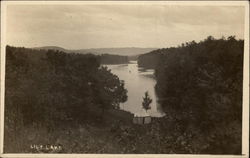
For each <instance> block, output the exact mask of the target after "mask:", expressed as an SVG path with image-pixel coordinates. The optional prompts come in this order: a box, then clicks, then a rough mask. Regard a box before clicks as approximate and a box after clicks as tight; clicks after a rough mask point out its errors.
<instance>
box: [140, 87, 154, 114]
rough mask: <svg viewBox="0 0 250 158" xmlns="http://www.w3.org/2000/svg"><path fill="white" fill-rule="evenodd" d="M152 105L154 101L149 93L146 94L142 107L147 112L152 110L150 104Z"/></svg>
mask: <svg viewBox="0 0 250 158" xmlns="http://www.w3.org/2000/svg"><path fill="white" fill-rule="evenodd" d="M151 103H152V99H151V98H150V97H149V94H148V91H147V92H145V97H143V102H142V107H143V109H145V110H146V111H147V110H149V109H151V107H150V104H151Z"/></svg>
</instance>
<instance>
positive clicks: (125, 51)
mask: <svg viewBox="0 0 250 158" xmlns="http://www.w3.org/2000/svg"><path fill="white" fill-rule="evenodd" d="M32 49H45V50H48V49H53V50H59V51H64V52H66V53H80V54H87V53H92V54H95V55H101V54H112V55H124V56H138V55H141V54H145V53H149V52H151V51H153V50H156V49H159V48H141V47H114V48H88V49H65V48H63V47H58V46H43V47H33V48H32Z"/></svg>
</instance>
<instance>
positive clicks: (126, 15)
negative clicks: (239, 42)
mask: <svg viewBox="0 0 250 158" xmlns="http://www.w3.org/2000/svg"><path fill="white" fill-rule="evenodd" d="M209 35H213V36H215V37H221V36H222V35H224V36H228V35H236V36H237V37H238V38H243V37H244V7H239V6H175V5H9V6H8V8H7V43H8V44H10V45H15V46H26V47H34V46H43V45H58V46H62V47H65V48H71V49H78V48H91V47H127V46H128V47H129V46H139V47H169V46H176V45H178V44H180V43H182V42H186V41H190V40H201V39H204V38H206V37H207V36H209Z"/></svg>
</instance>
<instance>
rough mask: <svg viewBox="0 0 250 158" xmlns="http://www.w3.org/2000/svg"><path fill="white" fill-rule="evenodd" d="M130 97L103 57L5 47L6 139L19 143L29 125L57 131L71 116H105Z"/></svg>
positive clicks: (78, 119)
mask: <svg viewBox="0 0 250 158" xmlns="http://www.w3.org/2000/svg"><path fill="white" fill-rule="evenodd" d="M126 100H127V90H126V89H125V88H124V82H123V81H121V80H119V78H118V77H117V76H116V75H114V74H112V73H111V72H110V70H108V69H107V67H102V66H100V58H99V57H98V56H95V55H91V54H86V55H83V54H74V53H71V54H69V53H64V52H60V51H55V50H48V51H47V50H34V49H26V48H17V47H11V46H7V47H6V79H5V143H6V144H8V143H9V145H10V142H14V143H12V145H13V144H18V142H15V140H17V139H18V138H17V137H20V132H21V131H22V132H23V129H25V127H27V126H32V127H37V128H38V127H46V128H47V130H48V131H53V130H55V129H56V128H57V127H58V126H63V125H65V123H67V121H72V122H79V123H80V122H87V121H90V122H96V121H101V120H102V117H103V115H105V112H106V111H107V110H108V109H118V108H119V103H120V102H125V101H126ZM22 134H23V133H22ZM19 143H21V142H19ZM26 143H27V142H26ZM27 145H29V144H27ZM7 147H9V148H11V147H10V146H8V145H7V146H6V148H7ZM12 148H13V150H14V147H13V146H12Z"/></svg>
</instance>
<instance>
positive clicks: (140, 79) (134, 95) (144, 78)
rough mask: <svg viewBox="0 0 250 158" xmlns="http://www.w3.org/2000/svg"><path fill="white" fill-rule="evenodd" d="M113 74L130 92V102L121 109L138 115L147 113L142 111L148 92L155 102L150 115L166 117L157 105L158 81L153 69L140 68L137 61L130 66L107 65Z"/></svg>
mask: <svg viewBox="0 0 250 158" xmlns="http://www.w3.org/2000/svg"><path fill="white" fill-rule="evenodd" d="M105 66H107V67H108V68H109V69H111V72H112V73H114V74H116V75H117V76H118V77H119V78H120V79H121V80H124V81H125V88H126V89H127V90H128V100H127V101H126V102H125V103H122V104H120V108H121V109H123V110H126V111H130V112H132V113H134V114H136V115H140V114H142V113H145V112H144V111H143V109H142V98H143V96H144V93H145V92H146V91H148V92H149V95H150V97H151V98H152V100H153V102H152V103H151V110H148V113H149V114H150V115H151V116H153V117H161V116H164V113H163V112H162V110H161V107H160V105H159V104H158V103H157V96H156V93H155V88H154V86H155V84H156V80H155V79H154V70H153V69H143V68H138V65H137V61H131V62H130V63H129V64H120V65H105Z"/></svg>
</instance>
